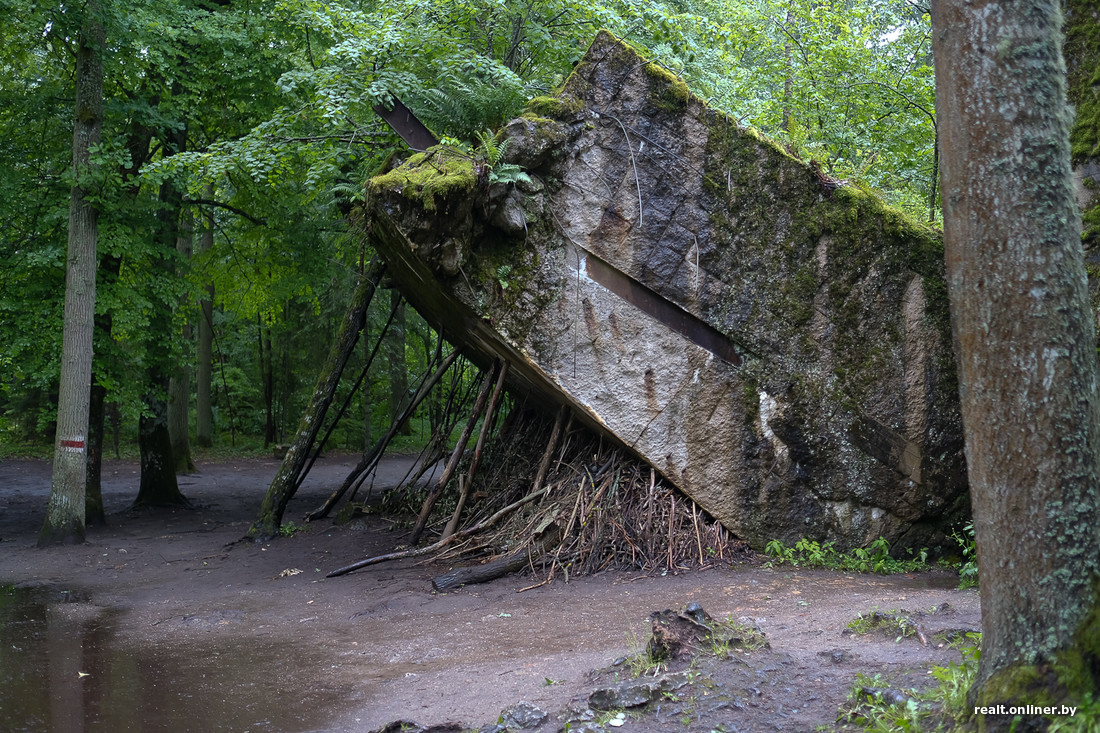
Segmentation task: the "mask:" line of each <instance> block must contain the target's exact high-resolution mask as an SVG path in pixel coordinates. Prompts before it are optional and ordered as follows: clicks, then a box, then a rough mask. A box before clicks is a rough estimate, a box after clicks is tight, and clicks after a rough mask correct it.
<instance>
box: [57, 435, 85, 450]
mask: <svg viewBox="0 0 1100 733" xmlns="http://www.w3.org/2000/svg"><path fill="white" fill-rule="evenodd" d="M61 449H62V450H67V451H70V452H72V453H83V452H84V438H83V437H79V438H67V439H65V440H62V441H61Z"/></svg>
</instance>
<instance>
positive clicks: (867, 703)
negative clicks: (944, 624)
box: [837, 634, 981, 733]
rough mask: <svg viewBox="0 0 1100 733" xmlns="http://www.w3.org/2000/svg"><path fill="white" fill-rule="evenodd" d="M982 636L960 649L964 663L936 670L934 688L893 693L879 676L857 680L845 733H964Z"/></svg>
mask: <svg viewBox="0 0 1100 733" xmlns="http://www.w3.org/2000/svg"><path fill="white" fill-rule="evenodd" d="M980 647H981V635H980V634H967V639H966V641H965V643H964V644H962V645H960V649H959V652H960V655H961V659H960V660H959V661H958V662H948V664H947V666H945V667H933V668H932V670H931V671H930V672H929V674H930V675H931V676H932V678H933V679H934V680H935V682H936V684H935V686H934V687H932V688H930V689H927V690H923V691H918V690H897V689H893V688H892V687H891V685H890V684H889V682H888V681H887V680H885V679H883V678H882V677H881V676H880V675H875V676H873V677H869V676H867V675H864V674H860V675H857V676H856V681H855V683H854V684H853V685H852V690H851V693H849V696H848V701H847V702H846V703H845V705H844V706H843V707H842V708H841V709H840V714H839V716H838V719H837V720H838V723H840V726H839V728H840V730H866V731H876V732H881V733H897V732H904V733H919V732H922V731H927V732H931V731H951V730H959V729H960V726H961V725H963V724H965V723H966V721H967V720H968V719H969V718H970V709H969V708H968V707H967V704H966V693H967V691H968V690H969V689H970V686H971V684H973V682H974V679H975V677H976V676H977V674H978V660H979V659H980V657H981V651H980Z"/></svg>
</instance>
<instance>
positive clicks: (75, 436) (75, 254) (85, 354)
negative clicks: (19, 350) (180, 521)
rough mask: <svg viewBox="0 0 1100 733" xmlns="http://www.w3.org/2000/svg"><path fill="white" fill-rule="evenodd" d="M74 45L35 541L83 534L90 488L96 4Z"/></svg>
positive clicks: (98, 77)
mask: <svg viewBox="0 0 1100 733" xmlns="http://www.w3.org/2000/svg"><path fill="white" fill-rule="evenodd" d="M84 14H85V15H84V21H83V25H82V27H81V29H80V36H79V40H78V42H77V51H76V74H75V86H76V109H75V114H74V118H73V175H74V179H75V180H74V182H73V187H72V190H71V192H70V194H69V242H68V256H67V260H66V272H65V316H64V317H65V324H64V331H63V335H62V346H61V351H62V353H61V389H60V393H59V395H58V400H57V434H56V436H55V437H54V461H53V477H52V479H51V482H50V498H49V501H48V504H47V506H46V519H45V522H44V523H43V524H42V530H41V531H40V532H39V534H38V545H39V546H40V547H41V546H44V545H51V544H59V543H80V542H83V541H84V523H85V506H84V502H85V494H86V489H87V476H88V474H87V453H86V442H87V439H88V411H89V400H90V398H91V387H92V338H93V333H94V329H95V320H94V319H95V285H96V282H95V277H96V275H95V267H96V243H97V239H98V236H99V219H98V211H97V210H96V208H95V205H94V204H93V203H92V202H91V201H89V200H88V199H87V198H86V196H85V188H84V187H85V185H87V184H86V182H85V180H84V179H85V178H86V176H87V175H88V173H89V172H91V170H92V164H91V150H92V147H94V146H95V145H97V144H98V143H99V140H100V134H101V131H102V126H103V60H102V57H101V55H100V54H101V52H102V50H103V44H104V40H105V32H104V29H103V24H102V22H101V21H100V19H99V17H98V15H99V3H98V2H97V1H96V0H90V1H89V2H88V4H87V5H86V6H85V8H84Z"/></svg>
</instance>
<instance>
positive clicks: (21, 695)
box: [0, 586, 346, 733]
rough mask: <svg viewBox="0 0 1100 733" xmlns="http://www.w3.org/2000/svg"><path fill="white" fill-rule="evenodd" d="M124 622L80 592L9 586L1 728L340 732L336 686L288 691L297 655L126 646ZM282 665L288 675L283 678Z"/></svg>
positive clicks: (54, 732)
mask: <svg viewBox="0 0 1100 733" xmlns="http://www.w3.org/2000/svg"><path fill="white" fill-rule="evenodd" d="M118 623H119V621H118V618H117V617H116V615H115V614H113V613H112V612H110V611H109V610H106V609H103V608H99V607H96V606H93V605H91V604H89V603H87V602H86V601H85V599H83V598H80V597H78V596H76V595H75V594H72V593H66V592H62V591H58V590H56V589H51V588H31V589H23V588H12V587H11V586H6V587H4V586H0V721H2V724H0V727H2V728H3V729H4V730H5V731H12V733H17V732H18V733H23V732H24V731H25V732H26V733H47V732H49V733H91V732H93V731H103V732H104V733H107V732H108V731H110V732H111V733H114V732H116V731H140V732H141V733H155V732H157V731H165V732H166V733H167V732H168V731H171V732H172V733H177V732H181V731H184V732H185V731H196V732H198V731H201V732H203V733H206V732H207V731H226V732H227V733H228V732H229V731H233V732H234V733H236V732H237V731H273V732H274V731H278V732H279V733H284V732H285V733H302V732H304V731H339V730H344V728H343V727H326V725H325V723H324V721H325V720H326V719H329V720H331V719H332V717H333V716H334V714H337V713H340V712H342V711H343V710H344V709H345V708H346V702H342V701H341V700H340V699H339V698H340V696H339V695H338V694H337V692H336V691H333V690H325V689H321V690H317V689H312V690H305V691H300V690H295V689H291V690H286V689H280V688H281V685H280V682H283V681H288V680H291V681H292V680H293V677H291V676H290V675H291V674H292V673H293V665H289V664H288V662H290V661H292V660H293V659H294V655H295V652H294V651H293V650H292V649H290V648H279V647H275V646H271V645H266V644H259V643H252V644H248V645H245V644H244V643H242V642H235V646H228V645H224V644H222V645H219V646H218V647H217V648H216V649H190V650H188V651H187V653H186V654H184V653H181V652H179V651H174V652H167V651H164V650H157V649H152V648H148V647H145V646H134V645H132V644H123V643H121V642H120V640H119V639H118V635H117V634H116V629H117V628H118ZM280 665H281V666H282V669H283V674H280V673H279V672H278V669H279V667H280Z"/></svg>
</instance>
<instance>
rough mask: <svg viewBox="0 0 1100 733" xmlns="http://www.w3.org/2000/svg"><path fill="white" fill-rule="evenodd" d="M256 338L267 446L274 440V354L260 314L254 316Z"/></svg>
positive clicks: (269, 330) (265, 442)
mask: <svg viewBox="0 0 1100 733" xmlns="http://www.w3.org/2000/svg"><path fill="white" fill-rule="evenodd" d="M256 340H257V341H258V342H259V347H260V380H261V381H262V382H263V386H264V414H265V421H264V448H267V447H268V446H270V445H271V444H272V443H274V442H275V364H274V360H275V354H274V353H273V352H272V349H271V326H265V325H264V322H263V318H262V317H261V316H260V315H257V316H256ZM265 354H266V358H265Z"/></svg>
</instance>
